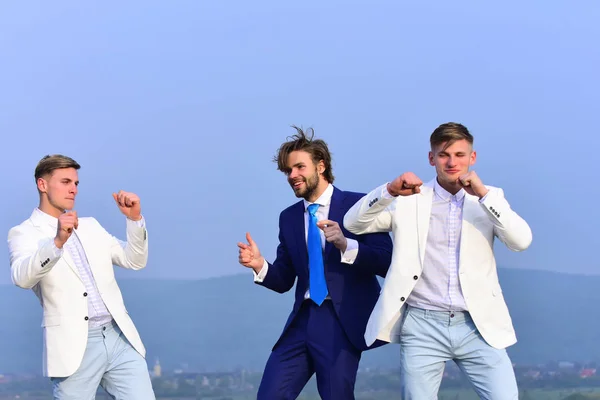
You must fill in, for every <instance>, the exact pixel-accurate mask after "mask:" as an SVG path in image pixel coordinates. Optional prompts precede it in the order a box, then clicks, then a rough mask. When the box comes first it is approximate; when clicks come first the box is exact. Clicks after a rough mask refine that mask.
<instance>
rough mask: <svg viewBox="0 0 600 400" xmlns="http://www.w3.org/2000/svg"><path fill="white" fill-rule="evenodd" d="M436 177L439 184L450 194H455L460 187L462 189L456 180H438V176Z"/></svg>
mask: <svg viewBox="0 0 600 400" xmlns="http://www.w3.org/2000/svg"><path fill="white" fill-rule="evenodd" d="M436 179H437V182H438V183H439V185H440V186H441V187H443V188H444V189H445V190H446V191H447V192H448V193H450V194H451V195H455V194H456V193H458V192H460V189H462V186H460V185H459V184H458V182H440V178H439V177H438V178H436Z"/></svg>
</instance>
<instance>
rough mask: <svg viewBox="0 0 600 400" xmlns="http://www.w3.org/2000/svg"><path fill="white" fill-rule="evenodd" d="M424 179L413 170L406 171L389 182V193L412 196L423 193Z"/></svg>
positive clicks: (395, 195)
mask: <svg viewBox="0 0 600 400" xmlns="http://www.w3.org/2000/svg"><path fill="white" fill-rule="evenodd" d="M422 184H423V181H422V180H421V179H419V177H418V176H416V175H415V174H413V173H412V172H405V173H403V174H402V175H400V176H399V177H397V178H396V179H394V180H393V181H392V182H390V183H388V185H387V190H388V193H389V194H391V195H392V196H394V197H397V196H410V195H412V194H415V193H421V185H422Z"/></svg>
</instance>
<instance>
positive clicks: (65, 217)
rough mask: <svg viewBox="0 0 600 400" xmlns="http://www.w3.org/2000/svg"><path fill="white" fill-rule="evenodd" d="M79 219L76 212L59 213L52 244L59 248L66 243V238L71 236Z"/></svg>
mask: <svg viewBox="0 0 600 400" xmlns="http://www.w3.org/2000/svg"><path fill="white" fill-rule="evenodd" d="M78 226H79V221H78V220H77V212H75V211H69V212H66V213H63V214H61V215H60V216H59V217H58V223H57V227H56V236H55V237H54V244H55V245H56V247H58V248H59V249H62V247H63V246H64V245H65V243H67V240H69V238H70V237H71V234H72V233H73V229H77V227H78Z"/></svg>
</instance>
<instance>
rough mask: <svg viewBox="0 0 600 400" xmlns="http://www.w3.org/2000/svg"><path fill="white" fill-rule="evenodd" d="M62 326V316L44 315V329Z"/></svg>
mask: <svg viewBox="0 0 600 400" xmlns="http://www.w3.org/2000/svg"><path fill="white" fill-rule="evenodd" d="M58 325H60V315H44V317H43V319H42V327H47V326H58Z"/></svg>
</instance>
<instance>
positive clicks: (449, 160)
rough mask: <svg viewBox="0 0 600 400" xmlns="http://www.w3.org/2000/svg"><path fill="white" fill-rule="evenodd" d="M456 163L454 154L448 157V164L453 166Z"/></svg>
mask: <svg viewBox="0 0 600 400" xmlns="http://www.w3.org/2000/svg"><path fill="white" fill-rule="evenodd" d="M454 165H456V158H454V157H452V156H450V157H448V166H449V167H453V166H454Z"/></svg>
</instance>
